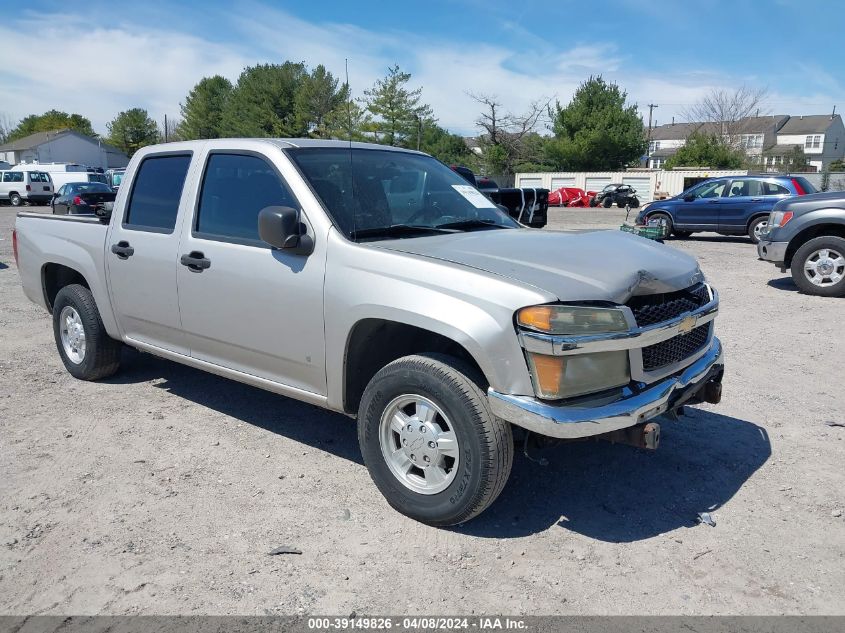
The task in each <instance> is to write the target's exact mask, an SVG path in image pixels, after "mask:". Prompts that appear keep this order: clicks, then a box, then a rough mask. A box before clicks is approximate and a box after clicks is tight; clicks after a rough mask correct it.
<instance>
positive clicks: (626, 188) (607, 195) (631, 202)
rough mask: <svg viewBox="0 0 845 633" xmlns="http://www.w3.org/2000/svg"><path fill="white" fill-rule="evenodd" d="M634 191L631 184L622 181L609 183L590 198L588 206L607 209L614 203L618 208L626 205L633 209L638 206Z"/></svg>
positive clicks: (638, 200) (635, 191) (638, 201)
mask: <svg viewBox="0 0 845 633" xmlns="http://www.w3.org/2000/svg"><path fill="white" fill-rule="evenodd" d="M636 193H637V190H636V189H634V188H633V187H632V186H631V185H625V184H622V183H614V184H610V185H607V186H606V187H605V188H604V189H602V190H601V191H599V192H598V193H597V194H596V195H594V196H593V197H592V198H590V206H591V207H598V206H602V207H604V208H605V209H609V208H610V207H611V206H613V204H614V203H615V204H616V206H617V207H619V208H620V209H624V208H625V207H626V206H629V207H631V208H632V209H635V208H636V207H638V206H640V199H639V198H637V196H636Z"/></svg>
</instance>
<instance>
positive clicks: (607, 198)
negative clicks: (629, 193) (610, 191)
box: [601, 196, 625, 209]
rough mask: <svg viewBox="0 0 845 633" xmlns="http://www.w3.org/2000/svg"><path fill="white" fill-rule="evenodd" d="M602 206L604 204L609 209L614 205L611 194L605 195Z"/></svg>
mask: <svg viewBox="0 0 845 633" xmlns="http://www.w3.org/2000/svg"><path fill="white" fill-rule="evenodd" d="M601 206H603V207H604V208H605V209H609V208H610V207H611V206H613V198H611V197H610V196H605V198H604V199H603V200H602V201H601ZM622 206H625V205H622Z"/></svg>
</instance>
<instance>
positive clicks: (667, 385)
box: [487, 337, 724, 439]
mask: <svg viewBox="0 0 845 633" xmlns="http://www.w3.org/2000/svg"><path fill="white" fill-rule="evenodd" d="M723 373H724V360H723V356H722V344H721V342H720V341H719V339H718V338H716V337H713V338H712V340H711V342H710V345H709V347H708V348H707V350H706V351H705V353H704V354H703V355H702V356H700V357H699V358H698V359H696V360H695V362H693V363H692V364H690V365H689V366H688V367H686V368H684V369H683V370H681V371H679V372H677V373H675V374H673V375H671V376H667V377H666V378H663V379H662V380H659V381H657V382H654V383H651V384H639V385H636V386H632V387H625V388H624V389H623V390H622V394H621V396H620V395H619V394H618V393H617V394H615V395H614V396H612V397H611V398H607V397H606V398H599V399H587V400H584V399H581V400H579V401H578V402H577V403H565V404H556V403H548V402H543V401H542V400H539V399H537V398H533V397H530V396H515V395H509V394H503V393H499V392H497V391H495V390H494V389H492V388H491V389H488V390H487V396H488V400H489V402H490V408H491V409H492V412H493V414H494V415H495V416H496V417H498V418H501V419H502V420H506V421H508V422H511V423H512V424H515V425H516V426H520V427H522V428H524V429H527V430H529V431H532V432H533V433H538V434H539V435H545V436H548V437H555V438H561V439H577V438H582V437H590V436H593V435H602V434H604V433H610V432H612V431H616V430H619V429H624V428H627V427H630V426H634V425H637V424H642V423H643V422H646V421H648V420H650V419H651V418H654V417H656V416H658V415H661V414H662V413H665V412H667V411H670V410H674V409H677V408H678V407H680V406H682V405H684V404H685V403H690V402H701V401H703V400H705V399H706V398H705V397H704V393H703V392H704V391H707V392H708V393H718V392H720V390H719V389H718V388H713V387H715V386H716V384H718V385H721V381H722V374H723ZM708 383H714V384H713V387H711V388H707V386H708Z"/></svg>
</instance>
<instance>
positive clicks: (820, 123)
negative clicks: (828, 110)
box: [764, 114, 845, 171]
mask: <svg viewBox="0 0 845 633" xmlns="http://www.w3.org/2000/svg"><path fill="white" fill-rule="evenodd" d="M795 148H801V149H803V150H804V156H805V158H806V159H807V164H808V165H809V166H810V167H815V168H816V171H823V170H824V168H825V167H827V166H828V165H829V164H830V163H831V162H832V161H834V160H841V159H842V158H843V157H845V126H843V125H842V117H841V116H839V115H838V114H835V115H830V114H814V115H809V116H794V117H790V118H789V120H788V121H787V122H786V123H784V124H783V126H782V127H781V128H779V129H778V131H777V144H776V145H774V146H773V147H771V148H770V149H768V150H766V151H765V152H764V154H765V156H764V160H765V163H764V166H765V167H766V168H767V169H773V168H777V166H778V165H782V164H783V162H784V159H785V158H786V157H787V156H788V155H789V153H790V152H794V151H795Z"/></svg>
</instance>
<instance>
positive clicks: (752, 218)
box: [745, 211, 769, 231]
mask: <svg viewBox="0 0 845 633" xmlns="http://www.w3.org/2000/svg"><path fill="white" fill-rule="evenodd" d="M767 217H769V212H768V211H767V212H766V213H755V214H754V215H752V216H751V217H750V218H748V222H746V223H745V230H746V231H747V230H748V229H750V228H751V223H752V222H754V220H757V219H759V218H767Z"/></svg>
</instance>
